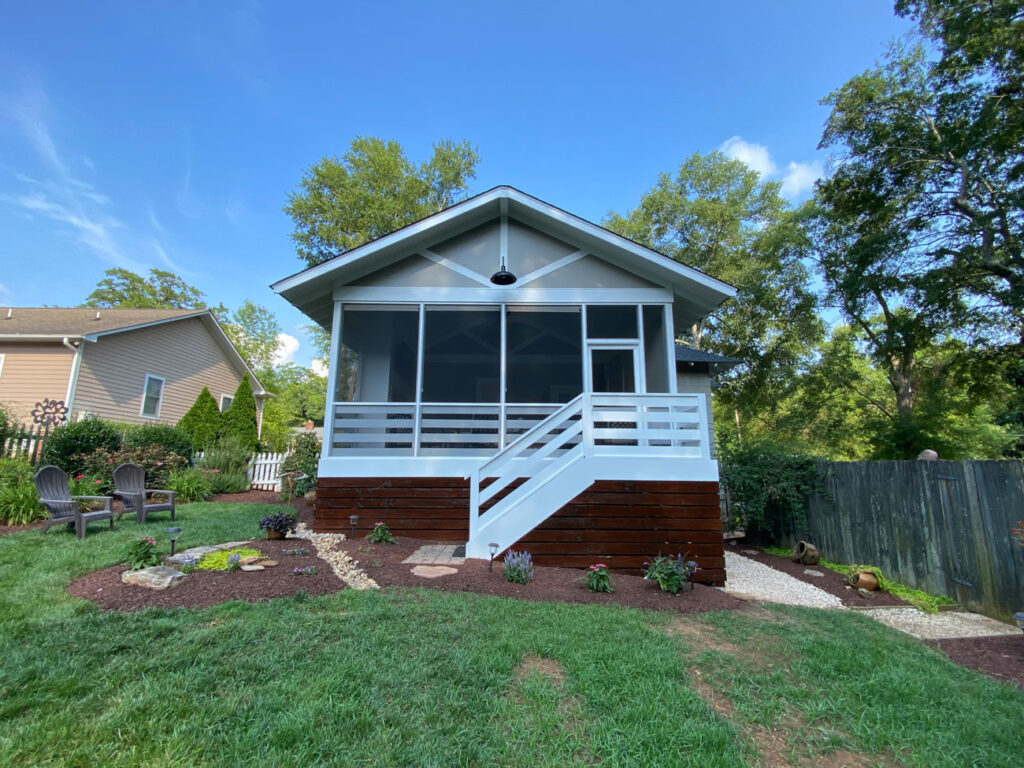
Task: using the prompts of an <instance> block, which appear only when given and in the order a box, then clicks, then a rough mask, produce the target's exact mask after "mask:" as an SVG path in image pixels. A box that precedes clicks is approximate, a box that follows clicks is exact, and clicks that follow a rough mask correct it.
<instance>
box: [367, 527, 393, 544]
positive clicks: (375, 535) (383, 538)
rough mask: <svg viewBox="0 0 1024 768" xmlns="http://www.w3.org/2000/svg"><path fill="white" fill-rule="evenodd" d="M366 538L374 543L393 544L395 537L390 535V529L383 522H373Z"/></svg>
mask: <svg viewBox="0 0 1024 768" xmlns="http://www.w3.org/2000/svg"><path fill="white" fill-rule="evenodd" d="M367 538H368V539H369V540H370V541H372V542H373V543H374V544H394V543H395V537H394V536H392V535H391V529H390V528H388V527H387V526H386V525H385V524H384V523H380V522H377V523H374V524H373V530H372V531H370V535H369V536H367Z"/></svg>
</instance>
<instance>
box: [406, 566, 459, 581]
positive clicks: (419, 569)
mask: <svg viewBox="0 0 1024 768" xmlns="http://www.w3.org/2000/svg"><path fill="white" fill-rule="evenodd" d="M458 572H459V569H458V568H449V567H448V566H447V565H417V566H416V567H415V568H413V569H412V574H413V576H422V577H423V578H424V579H438V578H440V577H441V576H448V575H450V574H453V573H458Z"/></svg>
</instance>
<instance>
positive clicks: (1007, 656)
mask: <svg viewBox="0 0 1024 768" xmlns="http://www.w3.org/2000/svg"><path fill="white" fill-rule="evenodd" d="M929 642H930V643H931V644H932V645H933V646H935V647H936V648H938V649H939V650H940V651H942V652H943V653H944V654H946V656H948V657H949V658H950V659H951V660H952V661H954V662H956V663H957V664H960V665H962V666H965V667H967V668H968V669H973V670H974V671H975V672H981V673H982V674H983V675H988V676H989V677H991V678H994V679H996V680H1000V681H1003V682H1008V683H1014V684H1015V685H1017V686H1018V687H1019V688H1021V689H1024V635H1001V636H999V637H958V638H952V639H949V640H931V641H929Z"/></svg>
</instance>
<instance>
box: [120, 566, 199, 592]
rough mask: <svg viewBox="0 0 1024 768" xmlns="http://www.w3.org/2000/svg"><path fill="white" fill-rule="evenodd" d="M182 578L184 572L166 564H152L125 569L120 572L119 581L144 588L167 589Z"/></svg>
mask: <svg viewBox="0 0 1024 768" xmlns="http://www.w3.org/2000/svg"><path fill="white" fill-rule="evenodd" d="M184 580H185V574H184V573H182V572H181V571H179V570H176V569H174V568H170V567H168V566H166V565H154V566H153V567H152V568H141V569H139V570H137V571H125V572H124V573H122V574H121V581H122V582H124V583H125V584H130V585H132V586H133V587H145V588H146V589H167V588H168V587H173V586H175V585H176V584H180V583H181V582H182V581H184Z"/></svg>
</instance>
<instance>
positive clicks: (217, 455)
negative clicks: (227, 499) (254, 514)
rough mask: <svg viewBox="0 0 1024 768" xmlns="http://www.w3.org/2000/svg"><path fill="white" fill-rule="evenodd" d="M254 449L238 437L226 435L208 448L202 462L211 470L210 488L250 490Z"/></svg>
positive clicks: (215, 490)
mask: <svg viewBox="0 0 1024 768" xmlns="http://www.w3.org/2000/svg"><path fill="white" fill-rule="evenodd" d="M251 459H252V449H251V448H248V447H246V446H245V445H244V444H243V443H242V441H241V440H239V439H238V438H237V437H225V438H222V439H220V440H218V441H217V442H216V443H215V444H214V445H212V446H210V447H209V448H207V450H206V455H205V456H204V457H203V460H202V461H201V462H200V466H201V467H202V468H205V469H208V470H216V471H211V472H210V490H211V491H212V492H213V493H245V492H246V491H248V490H249V486H250V483H249V475H248V472H249V461H250V460H251Z"/></svg>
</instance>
